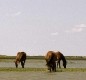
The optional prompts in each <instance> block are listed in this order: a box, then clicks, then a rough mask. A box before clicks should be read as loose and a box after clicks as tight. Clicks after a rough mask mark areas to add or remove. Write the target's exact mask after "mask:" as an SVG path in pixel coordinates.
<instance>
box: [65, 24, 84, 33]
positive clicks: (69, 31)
mask: <svg viewBox="0 0 86 80" xmlns="http://www.w3.org/2000/svg"><path fill="white" fill-rule="evenodd" d="M85 28H86V25H85V24H80V25H75V26H74V27H73V28H72V29H71V30H66V31H65V32H66V33H75V32H82V31H83V30H84V29H85Z"/></svg>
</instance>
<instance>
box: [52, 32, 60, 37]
mask: <svg viewBox="0 0 86 80" xmlns="http://www.w3.org/2000/svg"><path fill="white" fill-rule="evenodd" d="M58 34H59V33H58V32H53V33H51V35H52V36H57V35H58Z"/></svg>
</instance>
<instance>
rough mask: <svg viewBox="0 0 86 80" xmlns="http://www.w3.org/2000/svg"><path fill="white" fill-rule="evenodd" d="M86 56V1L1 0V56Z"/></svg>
mask: <svg viewBox="0 0 86 80" xmlns="http://www.w3.org/2000/svg"><path fill="white" fill-rule="evenodd" d="M49 50H53V51H58V50H59V51H61V52H62V53H63V54H64V55H66V56H85V55H86V0H0V54H2V55H16V53H17V52H18V51H25V52H26V53H27V55H45V54H46V53H47V51H49Z"/></svg>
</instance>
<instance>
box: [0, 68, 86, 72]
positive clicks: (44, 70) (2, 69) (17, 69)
mask: <svg viewBox="0 0 86 80" xmlns="http://www.w3.org/2000/svg"><path fill="white" fill-rule="evenodd" d="M0 71H5V72H8V71H16V72H17V71H18V72H26V71H27V72H29V71H34V72H38V71H40V72H47V71H48V70H47V68H6V67H4V68H2V67H1V68H0ZM57 72H86V68H66V69H64V68H62V69H57Z"/></svg>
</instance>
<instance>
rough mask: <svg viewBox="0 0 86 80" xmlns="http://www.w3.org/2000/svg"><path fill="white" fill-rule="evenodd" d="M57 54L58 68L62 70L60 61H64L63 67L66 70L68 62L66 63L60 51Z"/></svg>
mask: <svg viewBox="0 0 86 80" xmlns="http://www.w3.org/2000/svg"><path fill="white" fill-rule="evenodd" d="M55 53H56V56H57V67H58V66H59V68H61V66H60V61H61V60H62V61H63V67H64V68H66V65H67V61H66V58H65V56H64V55H63V54H62V53H61V52H60V51H57V52H55Z"/></svg>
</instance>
